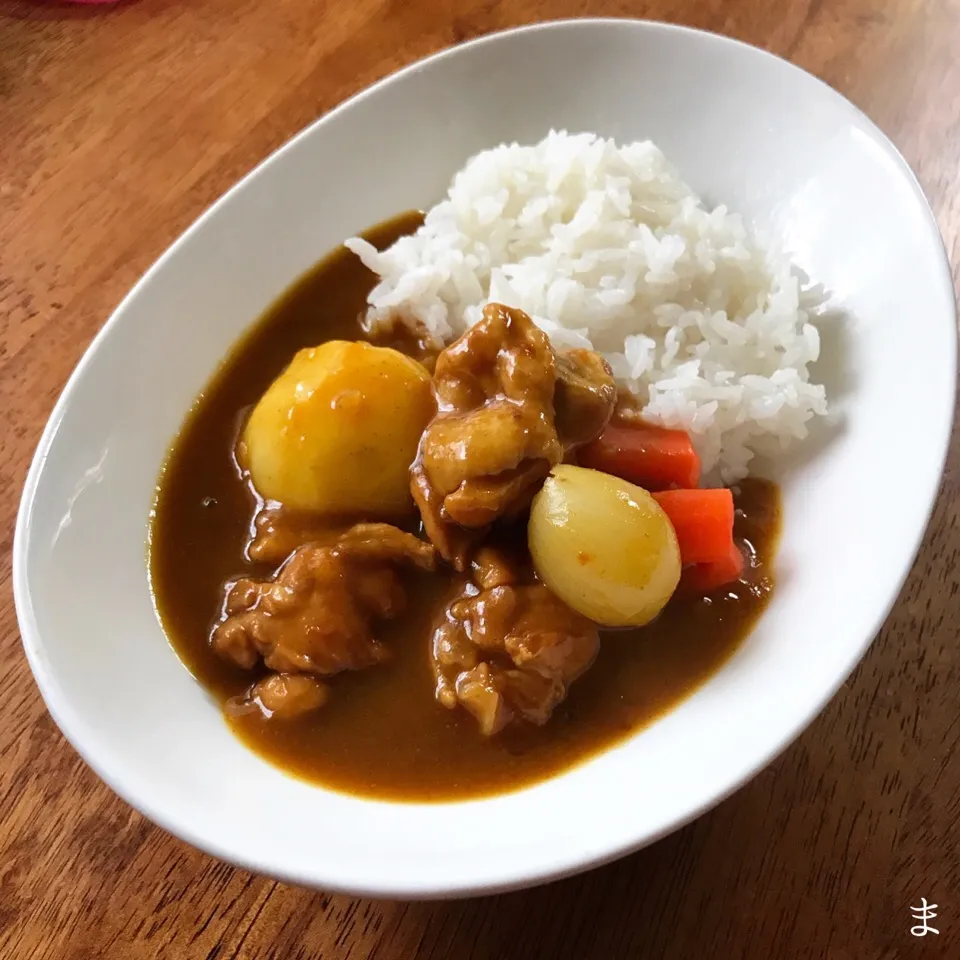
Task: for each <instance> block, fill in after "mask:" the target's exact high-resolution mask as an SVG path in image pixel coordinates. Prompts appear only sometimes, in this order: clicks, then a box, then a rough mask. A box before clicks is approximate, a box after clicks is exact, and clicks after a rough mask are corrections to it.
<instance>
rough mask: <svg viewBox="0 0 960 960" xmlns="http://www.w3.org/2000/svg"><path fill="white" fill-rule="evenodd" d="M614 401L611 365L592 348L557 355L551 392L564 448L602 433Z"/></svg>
mask: <svg viewBox="0 0 960 960" xmlns="http://www.w3.org/2000/svg"><path fill="white" fill-rule="evenodd" d="M616 402H617V385H616V383H615V381H614V379H613V372H612V371H611V369H610V365H609V364H608V363H607V361H606V360H604V359H603V357H601V356H600V354H599V353H594V352H593V351H592V350H569V351H567V352H566V353H561V354H560V355H559V356H558V357H557V387H556V391H555V392H554V395H553V406H554V413H555V417H556V423H557V433H558V434H559V435H560V439H561V441H562V442H563V445H564V446H565V447H566V448H567V450H571V449H573V448H575V447H579V446H582V445H583V444H586V443H590V441H591V440H596V439H597V437H599V436H600V434H601V433H603V429H604V427H606V425H607V424H608V423H609V422H610V417H611V416H612V415H613V409H614V406H615V405H616Z"/></svg>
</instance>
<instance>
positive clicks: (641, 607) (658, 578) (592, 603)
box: [528, 465, 680, 627]
mask: <svg viewBox="0 0 960 960" xmlns="http://www.w3.org/2000/svg"><path fill="white" fill-rule="evenodd" d="M528 539H529V543H530V553H531V555H532V556H533V562H534V566H535V567H536V570H537V574H538V575H539V576H540V578H541V579H542V580H543V582H544V583H546V585H547V586H548V587H549V588H550V589H551V590H552V591H553V592H554V593H555V594H556V595H557V596H558V597H559V598H560V599H561V600H563V601H564V602H565V603H566V604H567V606H569V607H572V608H573V609H574V610H576V611H577V612H578V613H582V614H583V615H584V616H586V617H589V618H590V619H591V620H593V621H595V622H596V623H599V624H603V625H604V626H608V627H642V626H643V625H644V624H646V623H649V622H650V621H651V620H652V619H653V618H654V617H655V616H656V615H657V614H658V613H659V612H660V611H661V610H662V609H663V607H664V605H665V604H666V602H667V601H668V600H669V599H670V597H671V596H672V595H673V591H674V590H676V588H677V583H678V582H679V580H680V548H679V547H678V546H677V537H676V534H675V533H674V531H673V527H672V526H671V524H670V521H669V520H668V519H667V516H666V514H665V513H664V512H663V511H662V510H661V509H660V507H659V505H658V504H657V502H656V500H654V499H653V497H651V496H650V494H649V493H647V491H646V490H642V489H641V488H640V487H636V486H634V485H633V484H632V483H628V482H627V481H626V480H621V479H620V478H619V477H614V476H611V475H610V474H607V473H600V472H599V471H597V470H587V469H585V468H583V467H572V466H566V465H560V466H557V467H554V468H553V470H552V471H551V473H550V476H549V477H547V481H546V483H545V484H544V485H543V489H542V490H541V491H540V492H539V493H538V494H537V496H536V497H535V498H534V501H533V507H532V509H531V511H530V525H529V528H528Z"/></svg>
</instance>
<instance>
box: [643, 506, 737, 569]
mask: <svg viewBox="0 0 960 960" xmlns="http://www.w3.org/2000/svg"><path fill="white" fill-rule="evenodd" d="M653 499H654V500H656V501H657V503H659V504H660V507H661V508H662V509H663V512H664V513H665V514H666V515H667V518H668V519H669V521H670V522H671V523H672V524H673V529H674V530H675V531H676V533H677V543H678V544H679V545H680V562H681V563H683V564H684V565H685V566H686V565H687V564H690V563H713V562H714V561H722V560H724V559H725V558H728V557H729V556H730V545H731V544H732V543H733V494H732V493H731V492H730V491H729V490H727V489H726V488H720V489H716V490H663V491H661V492H660V493H655V494H653Z"/></svg>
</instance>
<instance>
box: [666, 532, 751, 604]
mask: <svg viewBox="0 0 960 960" xmlns="http://www.w3.org/2000/svg"><path fill="white" fill-rule="evenodd" d="M743 565H744V561H743V553H742V552H741V550H740V548H739V547H738V546H737V545H736V544H735V543H731V544H730V548H729V551H728V553H727V554H726V556H724V557H723V558H721V559H719V560H713V561H711V562H710V563H694V564H691V565H690V566H689V567H684V568H683V572H682V573H681V574H680V588H679V589H680V590H682V591H683V592H684V593H700V594H703V593H710V592H711V591H713V590H718V589H719V588H720V587H723V586H726V584H728V583H733V581H734V580H737V579H739V577H740V575H741V574H742V573H743Z"/></svg>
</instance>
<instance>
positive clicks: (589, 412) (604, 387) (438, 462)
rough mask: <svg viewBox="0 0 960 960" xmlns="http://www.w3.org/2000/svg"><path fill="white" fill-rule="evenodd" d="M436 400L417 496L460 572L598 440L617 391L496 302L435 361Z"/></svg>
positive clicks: (432, 534)
mask: <svg viewBox="0 0 960 960" xmlns="http://www.w3.org/2000/svg"><path fill="white" fill-rule="evenodd" d="M434 392H435V395H436V400H437V415H436V416H435V417H434V419H433V420H432V421H431V422H430V424H429V425H428V426H427V429H426V430H425V431H424V434H423V437H422V438H421V440H420V448H419V451H418V453H417V459H416V461H415V462H414V465H413V468H412V470H411V490H412V492H413V497H414V500H415V501H416V503H417V506H418V507H419V508H420V514H421V517H422V518H423V525H424V529H425V531H426V534H427V536H428V537H429V538H430V540H431V541H432V542H433V543H434V545H435V546H436V547H437V550H438V551H439V553H440V555H441V556H442V557H444V558H445V559H446V560H449V561H450V562H451V563H452V564H453V565H454V567H456V569H457V570H460V571H461V572H462V571H463V570H465V569H466V565H467V560H468V559H469V554H470V550H471V549H472V548H473V547H474V546H475V545H476V543H477V542H478V541H479V540H480V539H482V536H483V531H485V530H486V529H487V528H488V527H489V526H490V524H492V523H493V522H494V521H495V520H498V519H500V518H501V517H506V518H511V517H514V516H516V515H518V514H519V513H521V512H522V511H523V510H525V509H526V508H527V507H528V506H529V505H530V501H531V499H532V498H533V495H534V494H535V493H536V491H537V490H538V489H539V487H540V485H541V483H542V482H543V480H544V479H545V478H546V476H547V474H548V473H549V472H550V468H551V467H552V466H553V465H554V464H557V463H559V462H560V461H561V460H562V459H563V457H564V455H565V453H566V452H568V451H569V450H570V449H572V448H573V447H574V446H577V445H579V444H581V443H586V442H589V441H590V440H593V439H594V438H595V437H596V436H597V435H599V433H600V432H601V431H602V430H603V428H604V426H606V423H607V421H608V420H609V419H610V414H611V412H612V410H613V404H614V400H615V398H616V387H615V385H614V382H613V376H612V374H611V373H610V368H609V367H608V366H607V364H606V362H605V361H604V360H603V358H602V357H600V356H599V355H598V354H595V353H593V352H591V351H589V350H574V351H571V352H570V353H567V354H562V355H561V356H560V357H557V356H556V355H555V354H554V351H553V348H552V347H551V346H550V341H549V340H548V339H547V336H546V334H545V333H543V331H542V330H540V329H539V328H538V327H537V326H536V325H535V324H534V323H533V321H532V320H531V319H530V318H529V317H528V316H527V315H526V314H525V313H524V312H523V311H521V310H515V309H511V308H509V307H505V306H503V305H502V304H497V303H491V304H488V305H487V307H486V308H485V309H484V311H483V318H482V319H481V320H480V322H479V323H477V324H476V325H475V326H474V327H472V328H471V329H470V330H468V331H467V332H466V333H465V334H464V335H463V336H462V337H460V339H459V340H457V341H456V343H454V344H452V345H451V346H449V347H448V348H447V349H446V350H444V351H443V352H442V353H441V354H440V356H439V357H438V358H437V362H436V369H435V374H434ZM475 531H480V533H479V534H478V533H476V532H475Z"/></svg>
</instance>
